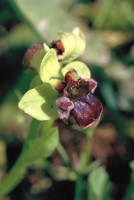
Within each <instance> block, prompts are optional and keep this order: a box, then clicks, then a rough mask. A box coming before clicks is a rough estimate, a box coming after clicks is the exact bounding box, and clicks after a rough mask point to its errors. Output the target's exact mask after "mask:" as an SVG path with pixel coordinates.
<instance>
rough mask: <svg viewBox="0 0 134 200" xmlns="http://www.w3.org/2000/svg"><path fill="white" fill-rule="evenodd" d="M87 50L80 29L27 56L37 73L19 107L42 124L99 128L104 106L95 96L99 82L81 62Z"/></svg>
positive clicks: (30, 50)
mask: <svg viewBox="0 0 134 200" xmlns="http://www.w3.org/2000/svg"><path fill="white" fill-rule="evenodd" d="M84 49H85V40H84V37H83V34H82V33H81V32H80V30H79V29H78V28H76V29H74V30H73V32H71V33H61V34H60V35H59V38H58V40H57V41H55V42H53V43H52V44H51V47H50V48H49V47H48V46H47V45H46V44H44V45H39V44H35V45H32V46H31V47H30V48H29V49H28V50H27V52H26V54H25V56H24V64H25V65H28V67H30V68H33V69H35V70H36V71H37V76H36V77H35V78H34V79H33V80H32V83H31V89H30V90H29V91H28V92H27V93H26V94H24V96H23V97H22V99H21V101H20V102H19V107H20V108H21V109H22V110H23V111H24V112H26V113H27V114H29V115H31V116H32V117H34V118H36V119H38V120H50V119H51V118H53V119H55V118H60V119H62V120H63V121H65V122H68V123H77V124H78V125H79V126H80V127H82V128H85V127H88V126H95V125H97V123H98V121H99V119H100V116H101V114H102V110H103V108H102V104H101V102H100V100H99V99H97V98H96V97H95V96H94V95H93V94H94V91H95V89H96V87H97V82H96V81H95V80H93V79H91V78H90V71H89V69H88V67H87V66H86V65H85V64H84V63H82V62H79V61H73V60H74V59H76V58H77V57H79V56H80V55H81V54H82V53H83V51H84Z"/></svg>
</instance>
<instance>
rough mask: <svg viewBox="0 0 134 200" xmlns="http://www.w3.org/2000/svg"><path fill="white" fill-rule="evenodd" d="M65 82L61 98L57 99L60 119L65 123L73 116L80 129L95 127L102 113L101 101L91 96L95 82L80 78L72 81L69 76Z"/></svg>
mask: <svg viewBox="0 0 134 200" xmlns="http://www.w3.org/2000/svg"><path fill="white" fill-rule="evenodd" d="M73 73H74V71H73ZM67 75H68V74H67ZM65 80H66V86H65V87H64V89H63V92H62V97H60V98H59V99H57V105H58V113H59V116H60V119H62V120H64V121H66V120H70V118H71V116H73V118H74V119H75V121H76V122H77V124H78V125H79V126H80V127H82V128H86V127H89V126H96V125H97V123H98V122H99V119H100V117H101V114H102V111H103V106H102V103H101V101H100V100H99V99H97V98H96V97H95V96H94V95H93V93H94V91H95V89H96V87H97V82H96V81H95V80H94V79H91V78H86V79H82V78H81V77H78V79H77V80H75V81H74V80H73V76H71V75H70V74H69V77H66V79H65Z"/></svg>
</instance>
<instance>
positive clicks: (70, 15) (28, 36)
mask: <svg viewBox="0 0 134 200" xmlns="http://www.w3.org/2000/svg"><path fill="white" fill-rule="evenodd" d="M74 27H79V28H80V29H81V30H82V31H83V33H84V35H85V37H86V50H85V52H84V55H83V56H81V58H80V60H81V61H83V62H85V63H86V64H87V65H88V66H89V68H90V70H91V72H92V77H93V78H95V79H96V80H97V82H98V89H97V92H96V96H98V97H99V98H100V99H101V100H102V102H103V105H104V114H103V118H102V120H101V122H100V124H99V126H98V127H97V129H96V131H95V133H94V136H93V140H92V153H91V161H92V160H99V162H100V163H101V164H102V166H104V168H105V169H106V171H107V173H108V174H109V177H110V180H111V181H112V183H113V186H112V189H111V190H110V192H109V198H107V199H113V200H116V199H118V200H120V199H126V200H131V199H134V197H132V195H131V194H132V190H133V187H134V180H133V169H134V163H133V159H134V1H133V0H69V1H68V0H64V1H63V0H50V1H46V0H0V181H1V180H2V179H3V178H4V176H5V174H6V171H8V170H9V169H10V168H11V166H12V165H13V163H14V162H15V160H16V159H17V157H18V155H19V153H20V151H21V148H22V145H23V142H24V140H25V138H26V137H27V130H28V126H29V121H30V118H29V117H28V116H27V115H25V114H24V113H22V112H21V111H20V110H19V108H18V106H17V104H18V101H19V99H20V98H21V96H22V94H24V93H25V92H26V91H27V90H28V89H29V84H30V81H31V79H32V77H33V76H34V75H35V74H34V72H29V71H27V70H26V69H25V68H24V66H22V59H23V55H24V53H25V51H26V49H27V48H28V47H29V46H30V45H31V44H33V43H43V42H46V43H47V44H50V42H51V41H52V40H54V39H55V38H56V34H57V32H60V31H68V32H69V31H71V30H72V29H73V28H74ZM61 126H63V125H61ZM64 136H65V135H64V133H63V137H64ZM79 140H80V143H81V141H82V139H79ZM61 141H62V143H63V145H65V146H67V147H66V150H67V152H72V150H70V149H69V148H70V146H69V147H68V145H67V144H66V142H65V141H64V138H62V139H61ZM70 141H71V139H70V140H69V142H70ZM64 143H65V144H64ZM71 145H72V146H71V148H73V149H74V152H75V151H76V152H77V153H78V149H75V143H72V144H71ZM55 154H56V153H54V155H53V157H54V158H50V160H49V161H50V162H49V164H51V167H52V168H53V165H54V166H55V165H58V166H60V167H61V166H62V163H61V162H60V161H59V163H58V164H55V162H58V159H59V158H57V157H56V155H57V154H56V155H55ZM69 156H70V155H69ZM55 157H56V159H55ZM51 159H52V160H51ZM55 160H56V161H55ZM40 162H41V163H36V164H35V165H33V167H31V169H29V172H28V175H27V177H26V178H25V179H24V181H23V182H22V183H21V184H20V185H19V186H18V187H17V188H16V189H15V190H14V191H13V192H12V193H11V194H9V195H8V197H7V198H5V199H4V200H7V199H8V200H10V199H11V200H18V199H19V200H21V199H22V200H24V199H26V200H34V199H35V200H38V199H45V200H47V199H50V200H51V199H58V200H60V199H64V200H66V199H68V200H71V199H73V193H74V184H73V182H72V181H71V182H66V179H67V175H66V174H67V171H66V170H67V168H63V169H64V170H63V171H62V176H61V177H60V176H59V178H58V179H59V180H60V181H63V182H62V184H60V182H59V183H58V184H57V182H56V185H55V181H54V180H53V175H52V172H53V170H48V168H49V167H48V166H47V167H46V165H45V164H46V163H45V164H44V162H43V163H42V161H40ZM62 167H63V166H62ZM85 185H86V183H85ZM86 187H87V186H85V188H86ZM51 188H52V190H51ZM127 188H129V189H128V194H127V195H126V197H125V191H126V189H127ZM44 191H45V194H44ZM52 191H53V192H54V196H50V194H49V193H51V192H52ZM67 191H69V192H68V195H69V196H68V195H66V193H67ZM97 192H98V191H97ZM61 193H62V195H61ZM97 194H98V193H97ZM99 194H100V193H99ZM45 195H46V196H45ZM56 195H57V197H56ZM58 195H59V196H58ZM86 199H87V197H85V198H84V200H86ZM89 199H91V200H96V199H97V197H92V198H91V197H90V198H89ZM98 199H100V200H101V196H99V198H98Z"/></svg>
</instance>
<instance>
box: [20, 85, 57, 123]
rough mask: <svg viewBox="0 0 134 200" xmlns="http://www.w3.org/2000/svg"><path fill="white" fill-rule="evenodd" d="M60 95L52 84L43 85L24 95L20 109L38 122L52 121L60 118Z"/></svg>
mask: <svg viewBox="0 0 134 200" xmlns="http://www.w3.org/2000/svg"><path fill="white" fill-rule="evenodd" d="M58 97H59V96H58V93H56V92H55V91H54V89H53V88H52V87H51V85H50V84H47V83H46V84H42V85H40V86H38V87H36V88H34V89H31V90H29V91H28V92H26V93H25V94H24V96H23V97H22V99H21V100H20V102H19V108H20V109H21V110H23V111H24V112H25V113H27V114H29V115H30V116H32V117H33V118H35V119H37V120H50V119H51V118H53V119H54V118H56V117H57V116H58V112H57V105H56V99H57V98H58Z"/></svg>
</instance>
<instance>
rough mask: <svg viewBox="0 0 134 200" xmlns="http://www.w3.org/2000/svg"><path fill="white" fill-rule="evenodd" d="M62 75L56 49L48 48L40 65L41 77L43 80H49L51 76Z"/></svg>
mask: <svg viewBox="0 0 134 200" xmlns="http://www.w3.org/2000/svg"><path fill="white" fill-rule="evenodd" d="M59 76H60V65H59V62H58V60H57V55H56V51H55V50H54V49H50V50H48V52H47V53H46V55H45V56H44V58H43V60H42V62H41V66H40V78H41V80H42V81H43V82H49V80H50V79H51V78H56V77H59Z"/></svg>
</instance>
